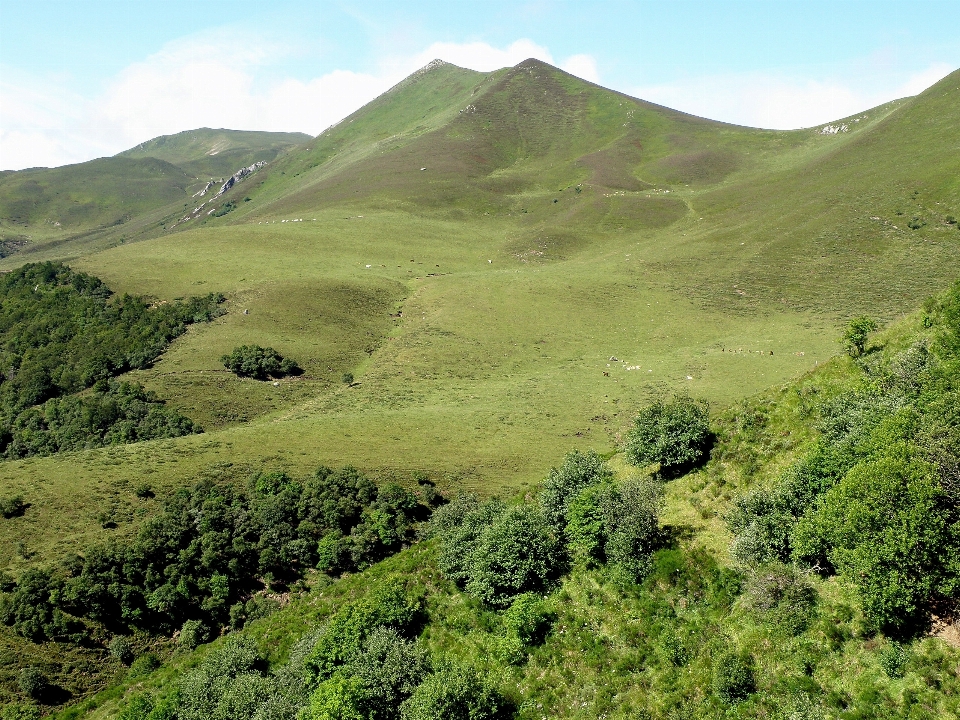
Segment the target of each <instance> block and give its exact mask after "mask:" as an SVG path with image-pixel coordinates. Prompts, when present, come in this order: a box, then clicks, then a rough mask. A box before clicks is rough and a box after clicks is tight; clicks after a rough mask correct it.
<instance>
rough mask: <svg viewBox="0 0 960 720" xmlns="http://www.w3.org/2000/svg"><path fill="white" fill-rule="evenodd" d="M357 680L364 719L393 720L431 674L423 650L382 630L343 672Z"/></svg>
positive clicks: (398, 636) (417, 645) (393, 632)
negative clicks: (405, 701)
mask: <svg viewBox="0 0 960 720" xmlns="http://www.w3.org/2000/svg"><path fill="white" fill-rule="evenodd" d="M346 671H347V673H348V675H350V676H352V677H353V678H356V679H358V680H359V681H360V683H361V686H362V688H363V692H362V700H361V701H360V702H359V703H358V704H359V706H360V707H361V708H362V710H363V712H364V718H371V719H372V720H393V719H394V718H399V717H400V705H401V703H402V702H403V701H404V700H406V699H407V698H408V697H410V696H411V695H412V694H413V692H414V691H415V690H416V688H417V686H418V685H420V683H422V682H423V680H424V678H426V677H427V674H428V673H429V672H430V661H429V657H428V655H427V652H426V650H425V649H424V648H423V647H421V646H420V644H419V643H418V642H411V641H409V640H406V639H404V638H403V637H401V636H400V634H399V633H398V632H397V631H396V630H395V629H394V628H389V627H381V628H378V629H376V630H374V631H373V632H371V633H370V635H369V636H368V637H367V639H366V640H365V641H364V644H363V650H362V652H361V653H360V655H359V656H358V657H357V658H356V659H355V660H354V661H353V662H352V663H350V665H349V666H347V669H346Z"/></svg>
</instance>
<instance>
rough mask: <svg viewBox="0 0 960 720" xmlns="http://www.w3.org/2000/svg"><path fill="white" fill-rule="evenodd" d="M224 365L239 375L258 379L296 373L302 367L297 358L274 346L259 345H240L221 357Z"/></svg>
mask: <svg viewBox="0 0 960 720" xmlns="http://www.w3.org/2000/svg"><path fill="white" fill-rule="evenodd" d="M220 361H221V362H222V363H223V365H224V367H226V368H227V370H230V371H231V372H234V373H236V374H237V375H245V376H247V377H252V378H255V379H257V380H266V379H267V378H268V377H283V376H285V375H296V374H298V373H299V372H300V367H299V366H298V365H297V363H296V361H295V360H292V359H290V358H285V357H283V356H282V355H281V354H280V353H279V352H277V351H276V350H274V349H273V348H272V347H266V348H265V347H261V346H259V345H240V346H239V347H235V348H234V349H233V352H231V353H230V354H229V355H224V356H223V357H222V358H220Z"/></svg>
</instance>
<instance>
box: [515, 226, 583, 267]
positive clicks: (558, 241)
mask: <svg viewBox="0 0 960 720" xmlns="http://www.w3.org/2000/svg"><path fill="white" fill-rule="evenodd" d="M589 242H590V241H589V240H587V239H586V238H585V237H583V236H582V235H579V234H577V233H573V232H566V231H563V230H554V229H544V230H542V231H540V232H537V233H536V234H535V235H534V236H532V237H530V236H528V237H523V238H519V239H516V240H514V241H512V242H510V243H509V244H508V245H507V246H506V247H504V252H506V253H508V254H509V255H511V256H513V257H514V258H516V259H517V260H519V261H520V262H527V263H536V262H546V261H550V260H566V259H567V258H568V257H570V256H571V255H574V254H576V253H577V252H579V251H580V250H582V249H583V248H584V247H586V246H587V245H588V244H589Z"/></svg>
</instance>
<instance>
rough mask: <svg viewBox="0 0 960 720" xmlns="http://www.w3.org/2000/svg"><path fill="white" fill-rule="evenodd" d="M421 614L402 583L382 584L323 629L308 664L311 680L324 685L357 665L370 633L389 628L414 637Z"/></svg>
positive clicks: (415, 598)
mask: <svg viewBox="0 0 960 720" xmlns="http://www.w3.org/2000/svg"><path fill="white" fill-rule="evenodd" d="M419 612H420V599H419V598H418V597H416V596H411V595H408V594H407V592H406V590H405V588H404V587H403V586H402V585H400V584H399V583H389V582H387V583H382V584H380V585H378V586H377V587H376V589H375V590H374V591H373V592H371V593H370V594H369V595H366V596H364V597H363V598H361V599H360V600H356V601H354V602H352V603H347V604H346V605H344V606H343V607H341V608H340V609H339V610H338V611H337V612H336V613H334V615H333V616H332V617H331V618H330V620H329V621H327V624H326V625H325V626H324V627H323V628H322V630H321V632H320V634H319V636H318V638H317V641H316V643H315V644H314V647H313V650H312V652H311V654H310V657H309V658H308V660H307V662H306V668H307V672H308V673H309V675H310V677H311V678H313V679H316V680H320V681H324V680H327V679H328V678H330V677H332V676H333V675H334V673H336V672H337V671H338V670H341V669H342V668H343V667H344V666H346V665H349V664H351V663H353V662H355V661H356V660H357V659H358V658H359V657H360V655H361V654H362V652H363V646H364V643H365V641H366V640H367V638H368V637H369V636H370V634H371V633H373V632H374V631H376V630H378V629H380V628H389V629H392V630H394V631H396V632H397V633H400V634H402V635H409V634H411V632H412V630H413V629H414V628H415V626H416V622H417V619H418V615H419Z"/></svg>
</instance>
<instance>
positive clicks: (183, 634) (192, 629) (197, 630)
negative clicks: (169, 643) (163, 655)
mask: <svg viewBox="0 0 960 720" xmlns="http://www.w3.org/2000/svg"><path fill="white" fill-rule="evenodd" d="M209 639H210V629H209V628H208V627H207V626H206V625H205V624H204V623H203V622H202V621H201V620H187V621H186V622H185V623H184V624H183V627H182V628H181V629H180V647H183V648H186V649H187V650H193V649H194V648H195V647H197V646H198V645H203V643H205V642H207V640H209Z"/></svg>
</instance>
